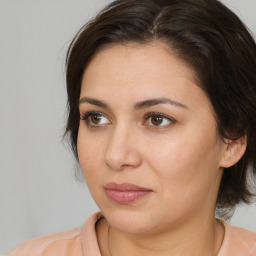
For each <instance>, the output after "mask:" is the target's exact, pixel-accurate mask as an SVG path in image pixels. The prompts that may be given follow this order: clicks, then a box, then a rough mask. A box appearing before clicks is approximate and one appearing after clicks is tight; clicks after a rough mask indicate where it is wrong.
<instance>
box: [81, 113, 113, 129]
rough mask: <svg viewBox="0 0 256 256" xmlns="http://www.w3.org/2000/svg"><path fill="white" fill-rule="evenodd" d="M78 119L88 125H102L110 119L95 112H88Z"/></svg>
mask: <svg viewBox="0 0 256 256" xmlns="http://www.w3.org/2000/svg"><path fill="white" fill-rule="evenodd" d="M80 119H81V120H84V121H85V122H86V124H87V125H88V126H104V125H108V124H111V121H110V120H109V119H108V118H107V117H105V116H104V115H103V114H102V113H97V112H88V113H86V114H85V115H84V116H83V117H80Z"/></svg>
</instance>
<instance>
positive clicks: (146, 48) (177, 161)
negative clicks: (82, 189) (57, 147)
mask: <svg viewBox="0 0 256 256" xmlns="http://www.w3.org/2000/svg"><path fill="white" fill-rule="evenodd" d="M196 78H197V77H196V75H195V73H194V72H193V70H192V69H191V68H189V67H188V66H187V65H186V64H185V63H184V62H183V61H181V60H180V59H178V58H177V57H176V56H175V55H174V54H173V53H172V50H171V49H170V48H169V47H168V46H166V45H165V44H163V43H161V42H152V43H150V44H146V45H138V44H132V43H130V44H122V45H115V46H111V47H109V48H106V49H104V50H102V51H100V52H99V53H98V54H97V55H96V56H95V57H94V58H93V59H92V61H91V62H90V63H89V65H88V66H87V68H86V70H85V72H84V75H83V79H82V85H81V95H80V100H81V103H80V105H79V110H80V115H81V117H84V116H85V115H86V113H88V111H96V112H100V113H101V115H102V116H99V115H98V116H97V117H98V120H99V123H97V122H94V121H95V119H93V118H90V116H89V117H87V119H86V120H81V121H80V126H79V132H78V144H77V147H78V155H79V160H80V164H81V168H82V170H83V173H84V176H85V179H86V182H87V184H88V187H89V189H90V192H91V194H92V196H93V198H94V200H95V202H96V203H97V205H98V206H99V208H100V210H101V212H102V213H103V215H104V218H103V219H101V221H100V222H99V223H98V224H97V227H96V231H97V236H98V241H99V245H100V249H101V252H102V255H110V253H109V249H110V251H111V255H112V256H115V255H123V256H126V255H147V256H153V255H161V256H164V255H183V256H184V255H191V256H192V255H195V256H199V255H204V256H205V255H217V253H218V251H219V249H220V247H221V243H222V240H223V236H224V229H223V226H222V225H221V224H220V223H219V222H218V221H216V220H215V219H214V211H215V204H216V198H217V193H218V189H219V185H220V181H221V177H222V174H223V168H224V167H229V166H231V165H233V164H234V163H235V162H237V161H238V160H239V159H240V157H241V156H242V154H243V153H244V150H245V144H244V143H243V144H242V143H234V144H227V143H224V141H223V140H222V139H220V138H219V135H218V133H217V124H216V120H215V116H214V111H213V107H212V106H211V103H210V101H209V99H208V97H207V96H206V94H205V93H204V91H203V90H202V89H201V88H200V87H199V84H198V79H196ZM85 97H86V99H85ZM88 98H90V99H94V100H97V101H101V102H104V103H106V104H107V105H108V107H109V108H105V106H98V105H99V104H97V105H95V101H91V100H89V101H88ZM155 98H157V99H159V98H161V99H162V98H165V99H166V98H168V99H171V100H172V101H175V104H170V103H161V104H156V105H153V106H144V107H141V108H138V106H137V108H135V107H134V106H135V105H136V104H137V103H138V102H142V101H146V100H150V99H155ZM137 105H138V104H137ZM152 112H153V113H155V112H157V113H161V114H163V115H164V116H166V117H164V118H162V119H161V116H160V117H159V116H158V117H159V118H160V125H159V123H157V124H158V125H155V124H156V123H155V122H154V119H153V118H152V117H149V118H145V115H147V114H148V113H152ZM82 119H85V118H82ZM96 121H97V120H96ZM108 182H116V183H123V182H130V183H133V184H136V185H138V186H140V187H146V188H150V189H151V190H152V193H150V194H149V195H147V196H146V197H144V198H141V199H138V200H136V201H135V202H132V203H129V204H118V203H115V202H113V201H111V200H110V199H109V198H108V197H107V195H106V192H105V188H104V186H105V185H106V184H107V183H108ZM109 227H110V229H109V234H108V228H109Z"/></svg>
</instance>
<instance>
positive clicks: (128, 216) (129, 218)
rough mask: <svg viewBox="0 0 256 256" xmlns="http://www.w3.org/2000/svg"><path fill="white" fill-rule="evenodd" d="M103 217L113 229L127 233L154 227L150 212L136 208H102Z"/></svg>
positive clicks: (139, 231)
mask: <svg viewBox="0 0 256 256" xmlns="http://www.w3.org/2000/svg"><path fill="white" fill-rule="evenodd" d="M101 212H102V213H103V215H104V217H105V218H106V219H107V221H108V223H109V224H110V225H111V226H112V227H114V228H115V229H117V230H119V231H121V232H124V233H127V234H140V233H145V232H148V231H150V230H152V229H153V228H154V220H153V218H152V217H153V215H152V213H149V212H148V211H143V212H141V211H138V210H136V209H129V208H123V209H120V208H119V209H107V210H106V209H102V210H101Z"/></svg>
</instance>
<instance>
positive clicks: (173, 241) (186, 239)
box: [106, 218, 224, 256]
mask: <svg viewBox="0 0 256 256" xmlns="http://www.w3.org/2000/svg"><path fill="white" fill-rule="evenodd" d="M199 223H200V224H199V225H198V222H197V223H196V222H194V223H193V222H192V223H186V225H183V226H182V227H181V226H179V227H176V228H174V229H169V230H168V231H166V232H161V231H158V232H151V233H147V234H144V233H143V234H126V233H123V232H120V231H119V230H117V229H115V228H113V227H110V226H108V241H107V247H108V250H107V251H108V254H106V255H110V256H116V255H122V256H128V255H140V256H144V255H145V256H146V255H147V256H149V255H150V256H155V255H161V256H165V255H166V256H167V255H168V256H169V255H175V256H181V255H182V256H184V255H186V256H200V255H203V256H216V255H217V254H218V251H219V249H220V247H221V244H222V240H223V237H224V228H223V226H222V224H220V223H219V222H218V221H216V220H215V219H214V218H212V219H208V220H205V221H202V220H200V222H199Z"/></svg>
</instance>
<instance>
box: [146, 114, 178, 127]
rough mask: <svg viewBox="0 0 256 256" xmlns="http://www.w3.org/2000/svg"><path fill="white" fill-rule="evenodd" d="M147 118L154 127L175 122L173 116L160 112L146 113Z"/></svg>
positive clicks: (148, 122)
mask: <svg viewBox="0 0 256 256" xmlns="http://www.w3.org/2000/svg"><path fill="white" fill-rule="evenodd" d="M145 119H146V122H147V124H148V125H150V126H154V127H164V126H168V125H170V124H172V123H174V122H175V121H174V120H172V119H171V118H169V117H166V116H164V115H163V114H160V113H151V114H148V115H146V117H145Z"/></svg>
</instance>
